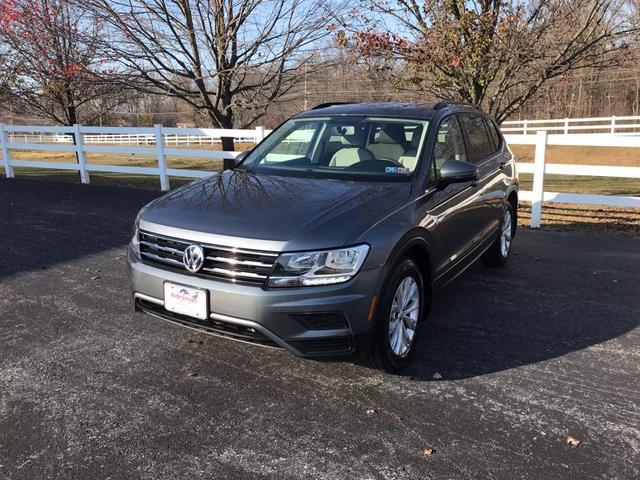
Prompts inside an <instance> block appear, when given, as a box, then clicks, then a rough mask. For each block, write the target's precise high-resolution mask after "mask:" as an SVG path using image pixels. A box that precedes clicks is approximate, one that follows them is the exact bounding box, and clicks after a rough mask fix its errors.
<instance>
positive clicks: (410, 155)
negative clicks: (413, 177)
mask: <svg viewBox="0 0 640 480" xmlns="http://www.w3.org/2000/svg"><path fill="white" fill-rule="evenodd" d="M421 138H422V127H418V128H416V129H415V130H414V131H413V135H412V136H411V142H410V143H411V148H410V149H409V150H407V151H406V152H404V154H403V155H402V156H401V157H400V158H399V159H398V161H399V162H400V163H401V164H402V165H403V166H404V168H408V169H409V170H411V171H412V172H413V171H414V170H415V169H416V164H417V163H418V147H419V146H420V139H421Z"/></svg>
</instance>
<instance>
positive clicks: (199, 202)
mask: <svg viewBox="0 0 640 480" xmlns="http://www.w3.org/2000/svg"><path fill="white" fill-rule="evenodd" d="M241 157H242V159H241V160H239V161H237V162H236V164H234V165H233V166H232V167H233V168H230V169H228V170H225V171H224V172H223V173H221V174H218V175H214V176H212V177H210V178H206V179H203V180H198V181H196V182H193V183H191V184H189V185H186V186H184V187H182V188H178V189H176V190H174V191H172V192H171V193H169V194H167V195H165V196H163V197H160V198H158V199H157V200H155V201H153V202H151V203H150V204H149V205H147V206H146V207H144V208H143V209H142V211H141V212H140V214H139V215H138V217H137V219H136V221H135V232H134V234H133V238H132V240H131V245H130V248H129V254H128V266H129V269H128V270H129V276H130V279H131V284H132V288H133V297H134V301H135V308H136V309H137V310H140V311H143V312H146V313H149V314H151V315H154V316H156V317H160V318H162V319H165V320H169V321H171V322H175V323H178V324H181V325H184V326H186V327H190V328H195V329H198V330H201V331H203V332H207V333H212V334H215V335H220V336H223V337H228V338H231V339H234V340H241V341H246V342H251V343H255V344H260V345H264V346H270V347H281V348H284V349H286V350H288V351H289V352H291V353H293V354H294V355H298V356H302V357H334V358H344V357H359V358H362V359H367V361H369V362H370V363H371V364H373V365H374V366H376V367H378V368H382V369H384V370H387V371H395V370H397V369H399V368H401V367H403V366H404V365H406V364H407V362H408V360H409V358H410V356H411V352H412V351H413V350H414V347H415V344H416V339H417V334H418V331H419V329H420V325H421V323H422V322H423V321H424V320H425V319H426V318H427V316H428V310H429V304H430V300H431V298H432V296H433V294H434V291H435V290H436V288H437V287H440V286H442V285H444V284H446V283H447V282H449V281H451V280H452V279H453V278H454V277H456V276H457V275H458V274H460V273H461V272H462V271H463V270H464V269H465V268H466V267H468V266H469V265H470V264H471V263H473V262H474V261H475V260H476V259H478V258H479V257H482V259H483V260H484V262H485V263H486V264H488V265H491V266H499V265H502V264H504V263H505V262H506V260H507V258H508V256H509V252H510V250H511V241H512V239H513V236H514V234H515V231H516V209H517V205H518V179H517V174H516V169H515V163H514V159H513V156H512V154H511V152H510V151H509V149H508V148H507V146H506V145H505V142H504V139H503V138H502V136H501V135H500V132H499V130H498V128H497V126H496V124H495V122H494V121H493V120H492V119H491V118H490V117H489V116H487V115H486V114H484V113H483V112H482V111H480V110H478V109H476V108H474V107H471V106H468V105H464V104H458V103H452V102H441V103H439V104H436V105H434V106H425V105H418V104H329V105H322V106H319V107H316V108H314V109H312V110H310V111H306V112H303V113H300V114H298V115H296V116H294V117H293V118H291V119H289V120H287V121H286V122H285V123H283V124H282V125H281V126H280V127H278V128H277V129H276V130H275V131H274V132H273V133H271V134H270V135H269V136H268V137H267V138H266V139H265V140H264V141H263V142H262V143H260V144H259V145H257V146H256V147H255V148H254V149H253V150H251V151H250V152H249V153H248V154H246V155H245V154H243V155H241Z"/></svg>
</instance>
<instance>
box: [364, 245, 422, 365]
mask: <svg viewBox="0 0 640 480" xmlns="http://www.w3.org/2000/svg"><path fill="white" fill-rule="evenodd" d="M406 278H411V279H413V280H414V281H415V284H416V285H417V289H418V299H419V302H418V308H417V310H418V313H417V319H416V322H415V328H414V329H413V331H414V333H413V336H412V339H411V341H410V342H409V346H408V350H407V351H406V352H404V353H402V354H401V355H398V354H396V353H395V352H394V351H393V347H392V346H391V339H390V328H389V323H390V321H391V308H392V305H393V300H394V297H395V295H396V292H397V291H398V288H399V287H400V284H401V283H402V282H403V281H404V280H405V279H406ZM409 285H410V286H412V284H411V281H410V280H409ZM426 303H427V302H426V298H425V288H424V281H423V278H422V274H421V273H420V269H419V268H418V266H417V265H416V263H415V262H414V261H413V260H411V259H410V258H403V259H401V260H400V262H398V264H397V265H396V266H395V268H394V269H393V271H392V272H391V274H390V275H389V278H388V280H387V282H386V285H385V286H384V288H383V293H382V295H381V298H380V302H379V307H378V311H377V318H376V327H375V332H374V341H373V345H372V349H371V352H370V353H369V357H368V359H367V364H368V365H370V366H372V367H374V368H377V369H379V370H384V371H386V372H389V373H395V372H397V371H398V370H400V369H402V368H403V367H405V366H406V365H407V364H408V363H409V360H410V358H411V356H412V354H413V352H414V350H415V345H416V341H417V337H418V333H419V329H420V324H421V323H422V320H423V318H422V317H423V315H424V312H425V311H426V310H425V307H426V306H427V305H426ZM405 325H406V323H405Z"/></svg>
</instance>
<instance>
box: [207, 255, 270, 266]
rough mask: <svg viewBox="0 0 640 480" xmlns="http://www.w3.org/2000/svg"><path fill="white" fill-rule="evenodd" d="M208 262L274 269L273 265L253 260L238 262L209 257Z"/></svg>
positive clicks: (231, 259)
mask: <svg viewBox="0 0 640 480" xmlns="http://www.w3.org/2000/svg"><path fill="white" fill-rule="evenodd" d="M207 260H212V261H214V262H223V263H229V264H231V265H247V266H250V267H264V268H271V267H273V263H263V262H254V261H252V260H238V259H236V258H225V257H207Z"/></svg>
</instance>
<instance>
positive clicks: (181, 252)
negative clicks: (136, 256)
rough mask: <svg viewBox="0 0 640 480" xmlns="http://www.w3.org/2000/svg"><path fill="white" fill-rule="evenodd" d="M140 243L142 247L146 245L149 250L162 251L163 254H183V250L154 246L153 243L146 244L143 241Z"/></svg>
mask: <svg viewBox="0 0 640 480" xmlns="http://www.w3.org/2000/svg"><path fill="white" fill-rule="evenodd" d="M140 243H141V244H142V245H146V246H147V247H149V248H153V249H154V250H162V251H163V252H171V253H175V254H176V255H182V254H184V250H178V249H177V248H171V247H163V246H162V245H156V244H155V243H151V242H146V241H144V240H141V241H140Z"/></svg>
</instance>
